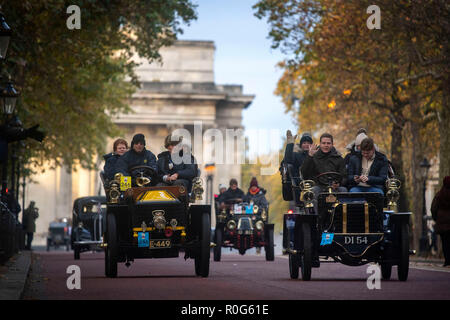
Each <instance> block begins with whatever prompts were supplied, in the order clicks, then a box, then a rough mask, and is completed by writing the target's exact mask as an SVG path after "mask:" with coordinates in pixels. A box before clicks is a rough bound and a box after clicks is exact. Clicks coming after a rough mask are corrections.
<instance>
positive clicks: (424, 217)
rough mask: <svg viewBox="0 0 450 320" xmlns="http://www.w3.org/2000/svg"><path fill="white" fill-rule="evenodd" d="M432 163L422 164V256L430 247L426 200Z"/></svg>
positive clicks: (423, 161) (426, 160) (425, 159)
mask: <svg viewBox="0 0 450 320" xmlns="http://www.w3.org/2000/svg"><path fill="white" fill-rule="evenodd" d="M430 167H431V165H430V163H429V162H428V159H427V158H423V160H422V162H421V163H420V168H421V171H422V178H423V187H422V188H423V205H422V208H423V210H422V236H421V237H420V248H419V251H420V254H421V255H426V254H427V252H428V246H427V207H426V199H425V192H426V189H427V178H428V171H429V170H430Z"/></svg>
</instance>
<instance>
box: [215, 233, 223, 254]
mask: <svg viewBox="0 0 450 320" xmlns="http://www.w3.org/2000/svg"><path fill="white" fill-rule="evenodd" d="M222 241H223V229H222V228H220V227H219V228H216V246H215V247H214V261H220V258H221V256H222Z"/></svg>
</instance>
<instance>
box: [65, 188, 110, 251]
mask: <svg viewBox="0 0 450 320" xmlns="http://www.w3.org/2000/svg"><path fill="white" fill-rule="evenodd" d="M105 214H106V197H105V196H91V197H81V198H78V199H75V201H74V202H73V210H72V233H71V244H72V249H73V255H74V259H75V260H78V259H80V253H82V252H85V251H101V250H103V249H102V248H101V245H102V244H103V235H104V230H105V225H106V221H105Z"/></svg>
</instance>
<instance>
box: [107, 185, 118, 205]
mask: <svg viewBox="0 0 450 320" xmlns="http://www.w3.org/2000/svg"><path fill="white" fill-rule="evenodd" d="M119 197H120V191H119V184H118V183H117V182H116V181H113V182H112V183H111V189H110V190H109V199H110V202H111V203H118V202H119Z"/></svg>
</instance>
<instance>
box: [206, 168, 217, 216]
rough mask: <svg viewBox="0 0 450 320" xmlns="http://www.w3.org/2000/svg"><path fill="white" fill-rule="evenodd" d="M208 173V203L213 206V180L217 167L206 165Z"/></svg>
mask: <svg viewBox="0 0 450 320" xmlns="http://www.w3.org/2000/svg"><path fill="white" fill-rule="evenodd" d="M205 171H206V195H207V196H206V197H207V198H206V203H207V204H210V205H211V208H212V205H213V179H214V173H215V172H216V165H215V164H214V163H207V164H205Z"/></svg>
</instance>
